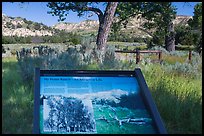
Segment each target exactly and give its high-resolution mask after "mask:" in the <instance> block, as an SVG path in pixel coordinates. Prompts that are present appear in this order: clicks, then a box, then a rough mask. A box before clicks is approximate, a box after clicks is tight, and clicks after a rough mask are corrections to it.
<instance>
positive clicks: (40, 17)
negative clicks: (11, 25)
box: [2, 2, 198, 26]
mask: <svg viewBox="0 0 204 136" xmlns="http://www.w3.org/2000/svg"><path fill="white" fill-rule="evenodd" d="M197 3H198V2H188V3H184V2H173V5H174V6H176V7H177V15H188V16H193V15H194V14H193V12H194V6H195V5H196V4H197ZM46 4H47V2H28V3H27V2H26V3H23V4H22V3H19V2H13V3H11V2H2V13H3V14H5V15H7V16H11V17H22V18H26V19H27V20H31V21H34V22H38V23H43V24H45V25H47V26H53V25H55V24H57V23H58V17H56V16H52V15H51V14H48V13H47V12H48V11H50V9H49V8H48V7H47V6H46ZM99 8H100V9H101V10H102V11H104V9H105V6H104V5H103V3H102V2H101V3H100V4H99ZM90 15H91V14H86V15H85V16H83V17H78V16H77V14H76V13H74V12H69V14H68V16H67V19H66V20H65V21H64V22H70V23H79V22H81V21H84V20H87V19H91V20H98V17H97V15H95V14H92V17H89V16H90Z"/></svg>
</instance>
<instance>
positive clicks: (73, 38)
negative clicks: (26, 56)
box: [2, 32, 81, 45]
mask: <svg viewBox="0 0 204 136" xmlns="http://www.w3.org/2000/svg"><path fill="white" fill-rule="evenodd" d="M67 42H69V43H73V44H74V45H76V44H80V43H81V35H79V34H76V33H66V32H59V33H57V34H55V35H53V36H28V37H18V36H2V44H21V43H23V44H24V43H67Z"/></svg>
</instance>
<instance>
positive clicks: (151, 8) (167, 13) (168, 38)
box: [116, 2, 176, 51]
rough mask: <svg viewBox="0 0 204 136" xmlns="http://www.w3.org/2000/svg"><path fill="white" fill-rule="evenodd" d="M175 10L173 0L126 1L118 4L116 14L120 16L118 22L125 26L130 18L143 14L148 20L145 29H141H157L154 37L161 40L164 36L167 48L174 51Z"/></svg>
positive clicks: (145, 30) (146, 30)
mask: <svg viewBox="0 0 204 136" xmlns="http://www.w3.org/2000/svg"><path fill="white" fill-rule="evenodd" d="M175 10H176V8H175V7H173V6H172V3H171V2H125V3H120V4H119V5H118V7H117V10H116V15H118V18H119V21H118V22H119V23H122V24H123V25H124V26H126V24H127V23H128V21H129V18H131V17H136V16H138V15H141V17H143V18H145V19H146V20H147V22H145V23H144V25H143V27H144V28H145V29H140V30H143V31H144V32H148V30H151V29H155V34H156V35H154V36H155V37H154V38H155V39H157V40H159V39H161V37H162V39H163V43H165V47H166V49H167V50H168V51H173V50H175V44H174V41H175V38H174V37H175V34H174V27H173V23H172V21H173V19H175V17H176V11H175ZM118 22H117V23H118ZM148 34H151V33H148ZM164 41H165V42H164Z"/></svg>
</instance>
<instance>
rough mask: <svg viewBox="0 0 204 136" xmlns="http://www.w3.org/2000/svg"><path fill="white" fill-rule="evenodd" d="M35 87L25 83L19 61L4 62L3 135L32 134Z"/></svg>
mask: <svg viewBox="0 0 204 136" xmlns="http://www.w3.org/2000/svg"><path fill="white" fill-rule="evenodd" d="M32 120H33V87H31V86H30V87H29V86H27V85H26V84H24V83H23V81H22V79H21V76H20V74H19V69H18V65H17V60H16V59H15V58H4V59H3V60H2V133H10V134H13V133H31V132H32Z"/></svg>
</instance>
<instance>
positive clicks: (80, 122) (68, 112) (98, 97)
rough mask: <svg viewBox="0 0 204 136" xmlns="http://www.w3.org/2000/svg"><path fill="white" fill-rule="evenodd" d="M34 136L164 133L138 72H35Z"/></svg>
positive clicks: (149, 95)
mask: <svg viewBox="0 0 204 136" xmlns="http://www.w3.org/2000/svg"><path fill="white" fill-rule="evenodd" d="M33 123H34V128H33V132H34V133H41V134H81V133H83V134H145V133H146V134H147V133H150V134H155V133H157V134H158V133H159V134H165V133H167V132H166V130H165V127H164V125H163V123H162V120H161V118H160V115H159V112H158V111H157V108H156V105H155V104H154V102H153V100H152V97H151V94H150V92H149V90H148V87H147V85H146V82H145V80H144V77H143V75H142V73H141V70H140V69H135V71H89V70H87V71H83V70H82V71H81V70H40V69H39V68H36V69H35V90H34V122H33Z"/></svg>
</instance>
